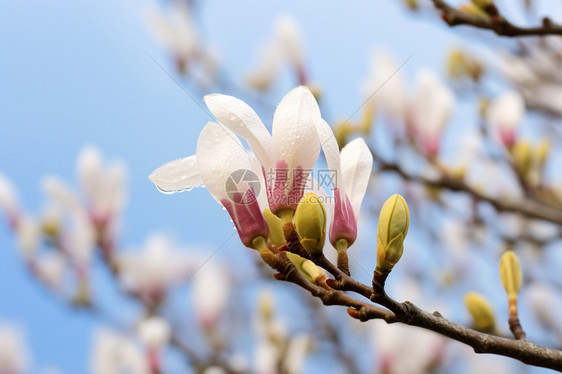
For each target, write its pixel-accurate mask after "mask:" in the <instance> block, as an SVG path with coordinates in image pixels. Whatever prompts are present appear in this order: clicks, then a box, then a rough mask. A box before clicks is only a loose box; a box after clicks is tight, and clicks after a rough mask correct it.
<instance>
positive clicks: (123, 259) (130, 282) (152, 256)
mask: <svg viewBox="0 0 562 374" xmlns="http://www.w3.org/2000/svg"><path fill="white" fill-rule="evenodd" d="M117 264H118V266H119V270H120V276H121V279H122V281H123V283H124V285H125V287H126V288H127V289H129V290H131V291H134V292H137V293H138V294H139V295H140V296H141V297H142V298H143V299H144V300H146V301H150V302H157V301H159V300H161V298H162V297H163V296H164V295H165V293H166V291H167V290H168V288H169V287H170V286H172V285H173V284H175V283H177V282H179V281H182V280H183V279H184V278H185V277H186V276H187V274H188V272H189V270H190V268H191V266H192V264H191V261H190V260H189V258H188V257H187V256H186V255H184V254H182V253H180V252H179V251H177V250H175V247H174V245H173V244H172V243H171V242H170V240H168V239H167V238H166V237H165V236H163V235H152V236H150V237H148V239H147V240H146V243H145V245H144V248H143V249H142V250H141V251H135V252H128V253H124V254H121V255H119V257H118V258H117Z"/></svg>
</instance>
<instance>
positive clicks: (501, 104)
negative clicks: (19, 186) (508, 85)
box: [487, 91, 525, 129]
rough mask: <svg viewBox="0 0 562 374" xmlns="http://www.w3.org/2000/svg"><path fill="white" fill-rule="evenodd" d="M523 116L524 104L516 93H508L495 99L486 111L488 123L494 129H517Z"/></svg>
mask: <svg viewBox="0 0 562 374" xmlns="http://www.w3.org/2000/svg"><path fill="white" fill-rule="evenodd" d="M524 114H525V102H524V100H523V97H522V96H521V94H520V93H519V92H517V91H509V92H505V93H503V94H501V95H500V96H498V97H497V98H495V99H494V100H493V101H492V103H491V104H490V108H489V109H488V113H487V119H488V122H489V123H490V124H491V125H492V126H494V127H495V128H496V129H498V128H500V127H504V128H507V129H517V127H519V124H520V123H521V119H522V118H523V115H524Z"/></svg>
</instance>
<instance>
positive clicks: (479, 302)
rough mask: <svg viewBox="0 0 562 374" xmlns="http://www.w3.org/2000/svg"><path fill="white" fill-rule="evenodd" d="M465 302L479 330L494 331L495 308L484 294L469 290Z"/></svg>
mask: <svg viewBox="0 0 562 374" xmlns="http://www.w3.org/2000/svg"><path fill="white" fill-rule="evenodd" d="M464 303H465V305H466V308H467V309H468V312H469V313H470V316H471V317H472V320H473V322H474V327H475V328H476V329H477V330H479V331H484V332H493V331H494V329H495V325H496V322H495V316H494V310H493V309H492V306H491V305H490V303H489V302H488V301H487V300H486V299H485V298H484V296H482V295H480V294H479V293H477V292H469V293H467V294H466V295H464Z"/></svg>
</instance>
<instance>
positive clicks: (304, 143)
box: [272, 86, 321, 170]
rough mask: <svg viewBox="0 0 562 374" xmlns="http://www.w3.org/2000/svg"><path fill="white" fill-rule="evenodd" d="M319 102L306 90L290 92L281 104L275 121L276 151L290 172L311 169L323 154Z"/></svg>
mask: <svg viewBox="0 0 562 374" xmlns="http://www.w3.org/2000/svg"><path fill="white" fill-rule="evenodd" d="M320 118H321V115H320V108H319V107H318V103H317V102H316V99H315V98H314V96H313V95H312V93H311V92H310V91H309V89H308V88H306V87H304V86H299V87H297V88H295V89H293V90H292V91H290V92H289V93H288V94H287V95H286V96H285V97H284V98H283V99H282V100H281V102H280V103H279V105H278V106H277V110H276V111H275V115H274V117H273V129H272V132H273V147H274V149H275V153H276V156H277V159H278V160H285V161H286V162H287V166H288V168H289V169H290V170H292V169H296V168H297V167H298V166H301V167H302V168H303V169H305V170H306V169H312V167H313V166H314V164H315V163H316V160H317V158H318V155H319V153H320V141H319V140H318V133H317V131H316V122H317V121H318V120H320Z"/></svg>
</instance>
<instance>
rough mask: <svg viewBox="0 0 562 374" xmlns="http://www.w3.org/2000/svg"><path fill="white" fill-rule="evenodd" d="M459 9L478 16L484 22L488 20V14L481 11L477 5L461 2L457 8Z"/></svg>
mask: <svg viewBox="0 0 562 374" xmlns="http://www.w3.org/2000/svg"><path fill="white" fill-rule="evenodd" d="M459 9H460V10H461V11H463V12H465V13H467V14H469V15H471V16H473V17H476V18H480V19H482V20H484V21H486V22H488V21H490V16H489V15H488V14H487V13H486V12H485V11H483V10H482V9H481V8H479V7H477V6H476V5H474V4H472V3H469V4H463V5H461V6H460V8H459Z"/></svg>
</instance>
